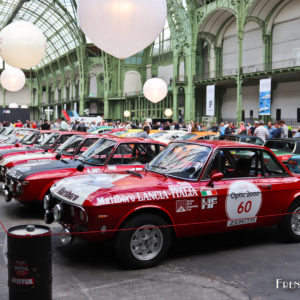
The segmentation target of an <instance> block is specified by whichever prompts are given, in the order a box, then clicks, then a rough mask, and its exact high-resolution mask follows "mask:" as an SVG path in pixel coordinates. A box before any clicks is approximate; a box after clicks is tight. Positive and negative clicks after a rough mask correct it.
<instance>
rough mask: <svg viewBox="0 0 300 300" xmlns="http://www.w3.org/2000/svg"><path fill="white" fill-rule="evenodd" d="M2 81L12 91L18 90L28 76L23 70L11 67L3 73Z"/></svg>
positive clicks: (0, 78) (0, 79)
mask: <svg viewBox="0 0 300 300" xmlns="http://www.w3.org/2000/svg"><path fill="white" fill-rule="evenodd" d="M0 81H1V84H2V86H3V87H4V88H5V89H6V90H8V91H10V92H17V91H19V90H21V89H22V88H23V87H24V85H25V82H26V78H25V74H24V72H23V71H22V70H20V69H17V68H9V69H6V70H4V71H3V72H2V73H1V77H0Z"/></svg>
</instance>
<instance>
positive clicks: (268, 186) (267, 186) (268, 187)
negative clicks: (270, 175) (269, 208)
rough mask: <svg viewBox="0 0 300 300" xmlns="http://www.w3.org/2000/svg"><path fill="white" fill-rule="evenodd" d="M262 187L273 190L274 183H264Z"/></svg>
mask: <svg viewBox="0 0 300 300" xmlns="http://www.w3.org/2000/svg"><path fill="white" fill-rule="evenodd" d="M261 187H262V188H263V189H268V190H271V189H272V185H271V184H266V185H262V186H261Z"/></svg>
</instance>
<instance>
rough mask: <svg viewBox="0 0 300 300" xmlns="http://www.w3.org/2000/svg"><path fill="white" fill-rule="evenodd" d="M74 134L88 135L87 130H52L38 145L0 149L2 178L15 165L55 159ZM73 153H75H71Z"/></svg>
mask: <svg viewBox="0 0 300 300" xmlns="http://www.w3.org/2000/svg"><path fill="white" fill-rule="evenodd" d="M74 135H77V136H84V135H87V133H85V132H68V133H66V132H58V131H56V132H52V133H51V134H50V135H49V136H48V137H47V138H46V139H45V140H44V141H43V142H42V143H41V144H40V145H38V146H37V147H26V148H15V149H8V150H3V151H2V152H1V151H0V174H1V179H2V180H4V177H5V174H6V172H7V170H8V169H10V168H12V167H13V166H17V165H20V164H26V163H31V164H33V163H42V162H46V161H48V160H49V159H55V157H56V154H57V152H60V151H62V149H61V147H69V146H68V144H65V142H66V141H68V140H69V139H70V138H71V137H73V136H74ZM95 137H96V136H95ZM62 145H64V146H62ZM72 149H73V148H72ZM73 150H74V149H73ZM73 150H72V151H73ZM63 151H64V150H63ZM72 151H71V152H72ZM71 155H73V154H72V153H71ZM68 156H69V153H68Z"/></svg>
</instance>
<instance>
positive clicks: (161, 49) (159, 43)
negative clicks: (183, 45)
mask: <svg viewBox="0 0 300 300" xmlns="http://www.w3.org/2000/svg"><path fill="white" fill-rule="evenodd" d="M171 50H172V44H171V32H170V28H169V23H168V21H166V24H165V28H164V29H163V31H162V32H161V34H160V35H159V36H158V37H157V39H156V40H155V42H154V46H153V52H152V55H153V56H155V55H159V54H162V53H166V52H170V51H171Z"/></svg>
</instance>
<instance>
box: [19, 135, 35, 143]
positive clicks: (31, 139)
mask: <svg viewBox="0 0 300 300" xmlns="http://www.w3.org/2000/svg"><path fill="white" fill-rule="evenodd" d="M36 137H37V133H36V132H34V133H31V134H29V135H26V136H25V137H24V138H23V139H22V141H21V142H22V144H24V145H31V144H33V142H34V141H35V139H36Z"/></svg>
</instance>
